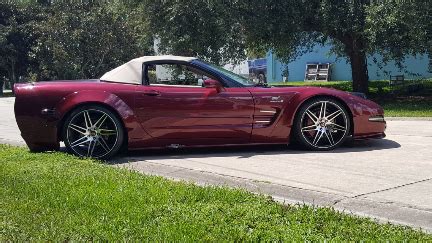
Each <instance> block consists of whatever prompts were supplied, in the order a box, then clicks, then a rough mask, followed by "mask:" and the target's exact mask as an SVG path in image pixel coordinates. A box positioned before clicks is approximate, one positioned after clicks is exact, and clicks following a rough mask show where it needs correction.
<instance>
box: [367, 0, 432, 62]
mask: <svg viewBox="0 0 432 243" xmlns="http://www.w3.org/2000/svg"><path fill="white" fill-rule="evenodd" d="M367 13H368V14H367V28H366V31H365V32H366V34H367V35H368V36H369V41H370V48H371V51H373V52H377V53H380V54H381V55H383V57H384V62H388V61H390V60H396V61H397V63H398V64H399V65H400V66H401V67H402V65H401V62H402V61H403V59H404V57H405V55H407V54H416V53H429V55H432V2H431V1H394V2H392V3H391V4H374V5H371V6H369V7H368V9H367ZM402 68H403V67H402Z"/></svg>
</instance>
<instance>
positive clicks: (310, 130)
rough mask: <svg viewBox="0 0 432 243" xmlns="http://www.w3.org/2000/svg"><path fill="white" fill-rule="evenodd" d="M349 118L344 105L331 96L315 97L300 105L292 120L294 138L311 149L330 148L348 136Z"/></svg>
mask: <svg viewBox="0 0 432 243" xmlns="http://www.w3.org/2000/svg"><path fill="white" fill-rule="evenodd" d="M350 128H351V119H350V117H349V113H348V112H347V110H346V109H345V107H344V106H343V105H342V104H341V103H340V102H339V101H336V100H334V99H331V98H315V99H311V100H309V101H307V102H305V104H303V105H302V107H301V108H300V110H299V111H298V113H297V116H296V119H295V122H294V138H295V140H296V141H297V142H298V143H299V144H300V145H302V146H303V147H305V148H307V149H311V150H331V149H334V148H336V147H338V146H339V145H341V144H342V143H343V142H344V141H345V140H346V138H347V137H348V136H349V132H350Z"/></svg>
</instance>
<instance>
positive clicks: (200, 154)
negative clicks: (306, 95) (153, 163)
mask: <svg viewBox="0 0 432 243" xmlns="http://www.w3.org/2000/svg"><path fill="white" fill-rule="evenodd" d="M399 147H401V145H400V144H399V143H397V142H395V141H393V140H388V139H371V140H357V141H349V142H346V143H345V144H344V145H342V146H341V147H339V148H337V149H335V150H331V151H320V152H317V151H308V150H302V149H300V148H298V147H297V146H293V145H289V146H287V145H253V146H230V147H207V148H180V149H147V150H139V151H128V152H125V153H123V154H121V155H119V156H116V157H115V158H113V159H111V160H108V161H106V162H107V163H108V164H123V163H128V162H135V161H142V160H146V159H190V158H204V157H210V156H213V157H231V156H237V157H239V158H251V157H253V156H256V155H272V154H274V155H277V154H278V155H279V154H287V155H288V154H305V153H351V152H367V151H376V150H387V149H395V148H399Z"/></svg>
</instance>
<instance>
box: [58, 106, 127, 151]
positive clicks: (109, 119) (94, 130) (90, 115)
mask: <svg viewBox="0 0 432 243" xmlns="http://www.w3.org/2000/svg"><path fill="white" fill-rule="evenodd" d="M63 138H64V143H65V146H66V148H67V150H68V151H69V152H71V153H73V154H75V155H77V156H80V157H89V158H98V159H108V158H110V157H112V156H113V155H115V154H116V153H117V152H118V151H119V150H120V148H121V146H122V144H123V140H124V130H123V127H122V123H121V122H120V120H119V119H118V118H117V116H116V115H115V114H114V113H113V112H112V111H110V110H109V109H106V108H104V107H101V106H97V105H89V106H84V107H80V108H79V109H76V110H74V111H73V112H72V113H71V114H70V115H69V116H68V117H67V119H66V121H65V123H64V127H63Z"/></svg>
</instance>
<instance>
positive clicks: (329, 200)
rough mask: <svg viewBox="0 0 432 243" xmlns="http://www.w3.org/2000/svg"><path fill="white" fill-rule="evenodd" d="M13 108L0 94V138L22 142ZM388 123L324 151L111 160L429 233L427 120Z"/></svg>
mask: <svg viewBox="0 0 432 243" xmlns="http://www.w3.org/2000/svg"><path fill="white" fill-rule="evenodd" d="M12 105H13V98H0V113H1V114H2V115H1V116H0V143H1V142H3V143H11V144H23V141H22V139H21V138H20V136H19V131H18V129H17V127H16V124H15V119H14V116H13V106H12ZM389 120H390V121H389V122H388V130H387V135H388V136H387V138H386V139H381V140H369V141H357V142H354V143H350V144H347V145H345V146H344V147H342V148H339V149H337V150H335V151H330V152H308V151H301V150H297V149H294V148H290V147H286V146H260V147H256V146H254V147H235V148H206V149H180V150H147V151H140V152H130V153H129V154H127V155H124V156H121V157H118V158H116V159H114V160H112V161H109V163H110V164H112V165H113V166H117V167H125V168H128V169H133V170H138V171H141V172H143V173H145V174H152V175H160V176H164V177H168V178H172V179H176V180H188V181H193V182H195V183H198V184H202V185H227V186H232V187H241V188H245V189H247V190H250V191H252V192H257V193H264V194H268V195H271V196H273V197H274V198H275V199H276V200H279V201H281V202H286V203H307V204H314V205H319V206H333V207H335V208H336V209H338V210H344V211H346V212H351V213H354V214H359V215H366V216H370V217H373V218H376V219H378V220H380V221H383V222H386V221H391V222H394V223H400V224H405V225H411V226H414V227H421V228H423V229H425V230H427V231H429V232H432V121H430V120H427V119H426V120H424V119H394V118H392V119H389Z"/></svg>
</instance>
